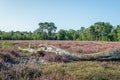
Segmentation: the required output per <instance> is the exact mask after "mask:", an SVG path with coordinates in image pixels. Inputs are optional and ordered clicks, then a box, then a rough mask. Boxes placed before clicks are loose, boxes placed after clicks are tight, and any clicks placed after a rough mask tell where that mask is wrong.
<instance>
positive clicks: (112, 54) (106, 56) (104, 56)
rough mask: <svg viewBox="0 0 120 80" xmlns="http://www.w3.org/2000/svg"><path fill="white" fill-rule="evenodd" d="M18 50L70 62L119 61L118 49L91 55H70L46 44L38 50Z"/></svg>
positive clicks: (119, 51)
mask: <svg viewBox="0 0 120 80" xmlns="http://www.w3.org/2000/svg"><path fill="white" fill-rule="evenodd" d="M19 50H23V51H28V52H30V53H36V54H37V52H39V51H41V52H42V51H43V52H47V53H49V52H50V53H51V52H52V53H56V54H58V55H61V56H65V57H67V58H68V59H70V60H120V49H115V50H111V51H103V52H98V53H91V54H85V53H80V54H76V53H70V52H68V51H65V50H63V49H60V48H57V47H55V46H52V45H47V44H40V45H39V48H38V49H36V50H35V49H31V48H26V49H22V48H20V47H19Z"/></svg>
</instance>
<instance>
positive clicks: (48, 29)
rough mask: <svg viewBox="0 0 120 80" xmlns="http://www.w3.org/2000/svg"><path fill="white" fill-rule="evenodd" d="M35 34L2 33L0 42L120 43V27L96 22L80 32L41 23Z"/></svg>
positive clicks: (53, 24) (82, 28) (51, 23)
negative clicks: (74, 41) (61, 41)
mask: <svg viewBox="0 0 120 80" xmlns="http://www.w3.org/2000/svg"><path fill="white" fill-rule="evenodd" d="M38 25H39V27H38V29H36V30H35V31H34V32H27V31H24V32H20V31H16V32H14V31H10V32H5V31H0V40H80V41H120V25H117V26H112V25H111V24H110V23H108V22H95V23H94V24H93V25H90V26H89V27H80V29H79V30H73V29H69V30H64V29H60V30H58V31H57V32H56V30H57V27H56V25H55V23H53V22H40V23H39V24H38Z"/></svg>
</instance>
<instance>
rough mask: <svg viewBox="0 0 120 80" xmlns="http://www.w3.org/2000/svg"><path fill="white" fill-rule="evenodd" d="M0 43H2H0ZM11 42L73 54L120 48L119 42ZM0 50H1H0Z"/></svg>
mask: <svg viewBox="0 0 120 80" xmlns="http://www.w3.org/2000/svg"><path fill="white" fill-rule="evenodd" d="M0 42H2V41H0ZM8 42H13V43H15V44H17V45H19V46H21V47H23V48H25V47H28V46H29V44H31V45H32V46H33V47H34V48H37V47H38V46H39V44H48V45H53V46H56V47H59V48H62V49H65V50H67V51H70V52H74V53H96V52H101V51H106V50H113V49H117V48H120V42H100V41H59V40H56V41H55V40H32V41H30V40H26V41H22V40H16V41H8ZM0 49H1V48H0Z"/></svg>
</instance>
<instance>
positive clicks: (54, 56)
mask: <svg viewBox="0 0 120 80" xmlns="http://www.w3.org/2000/svg"><path fill="white" fill-rule="evenodd" d="M44 60H46V61H50V62H67V61H68V59H67V58H66V57H64V56H60V55H58V54H56V53H46V54H45V56H44Z"/></svg>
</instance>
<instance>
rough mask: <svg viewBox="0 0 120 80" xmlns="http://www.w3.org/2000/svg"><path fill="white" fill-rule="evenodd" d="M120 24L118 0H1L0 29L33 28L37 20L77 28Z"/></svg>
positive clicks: (25, 29)
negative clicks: (96, 23)
mask: <svg viewBox="0 0 120 80" xmlns="http://www.w3.org/2000/svg"><path fill="white" fill-rule="evenodd" d="M98 21H102V22H110V23H111V24H112V25H113V26H116V25H119V24H120V0H0V30H2V31H12V30H13V31H34V30H36V29H37V28H38V27H39V26H38V23H39V22H54V23H55V25H56V26H57V28H58V30H59V29H65V30H68V29H74V30H78V29H80V27H81V26H84V27H86V28H87V27H89V26H90V25H93V24H94V23H95V22H98Z"/></svg>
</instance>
